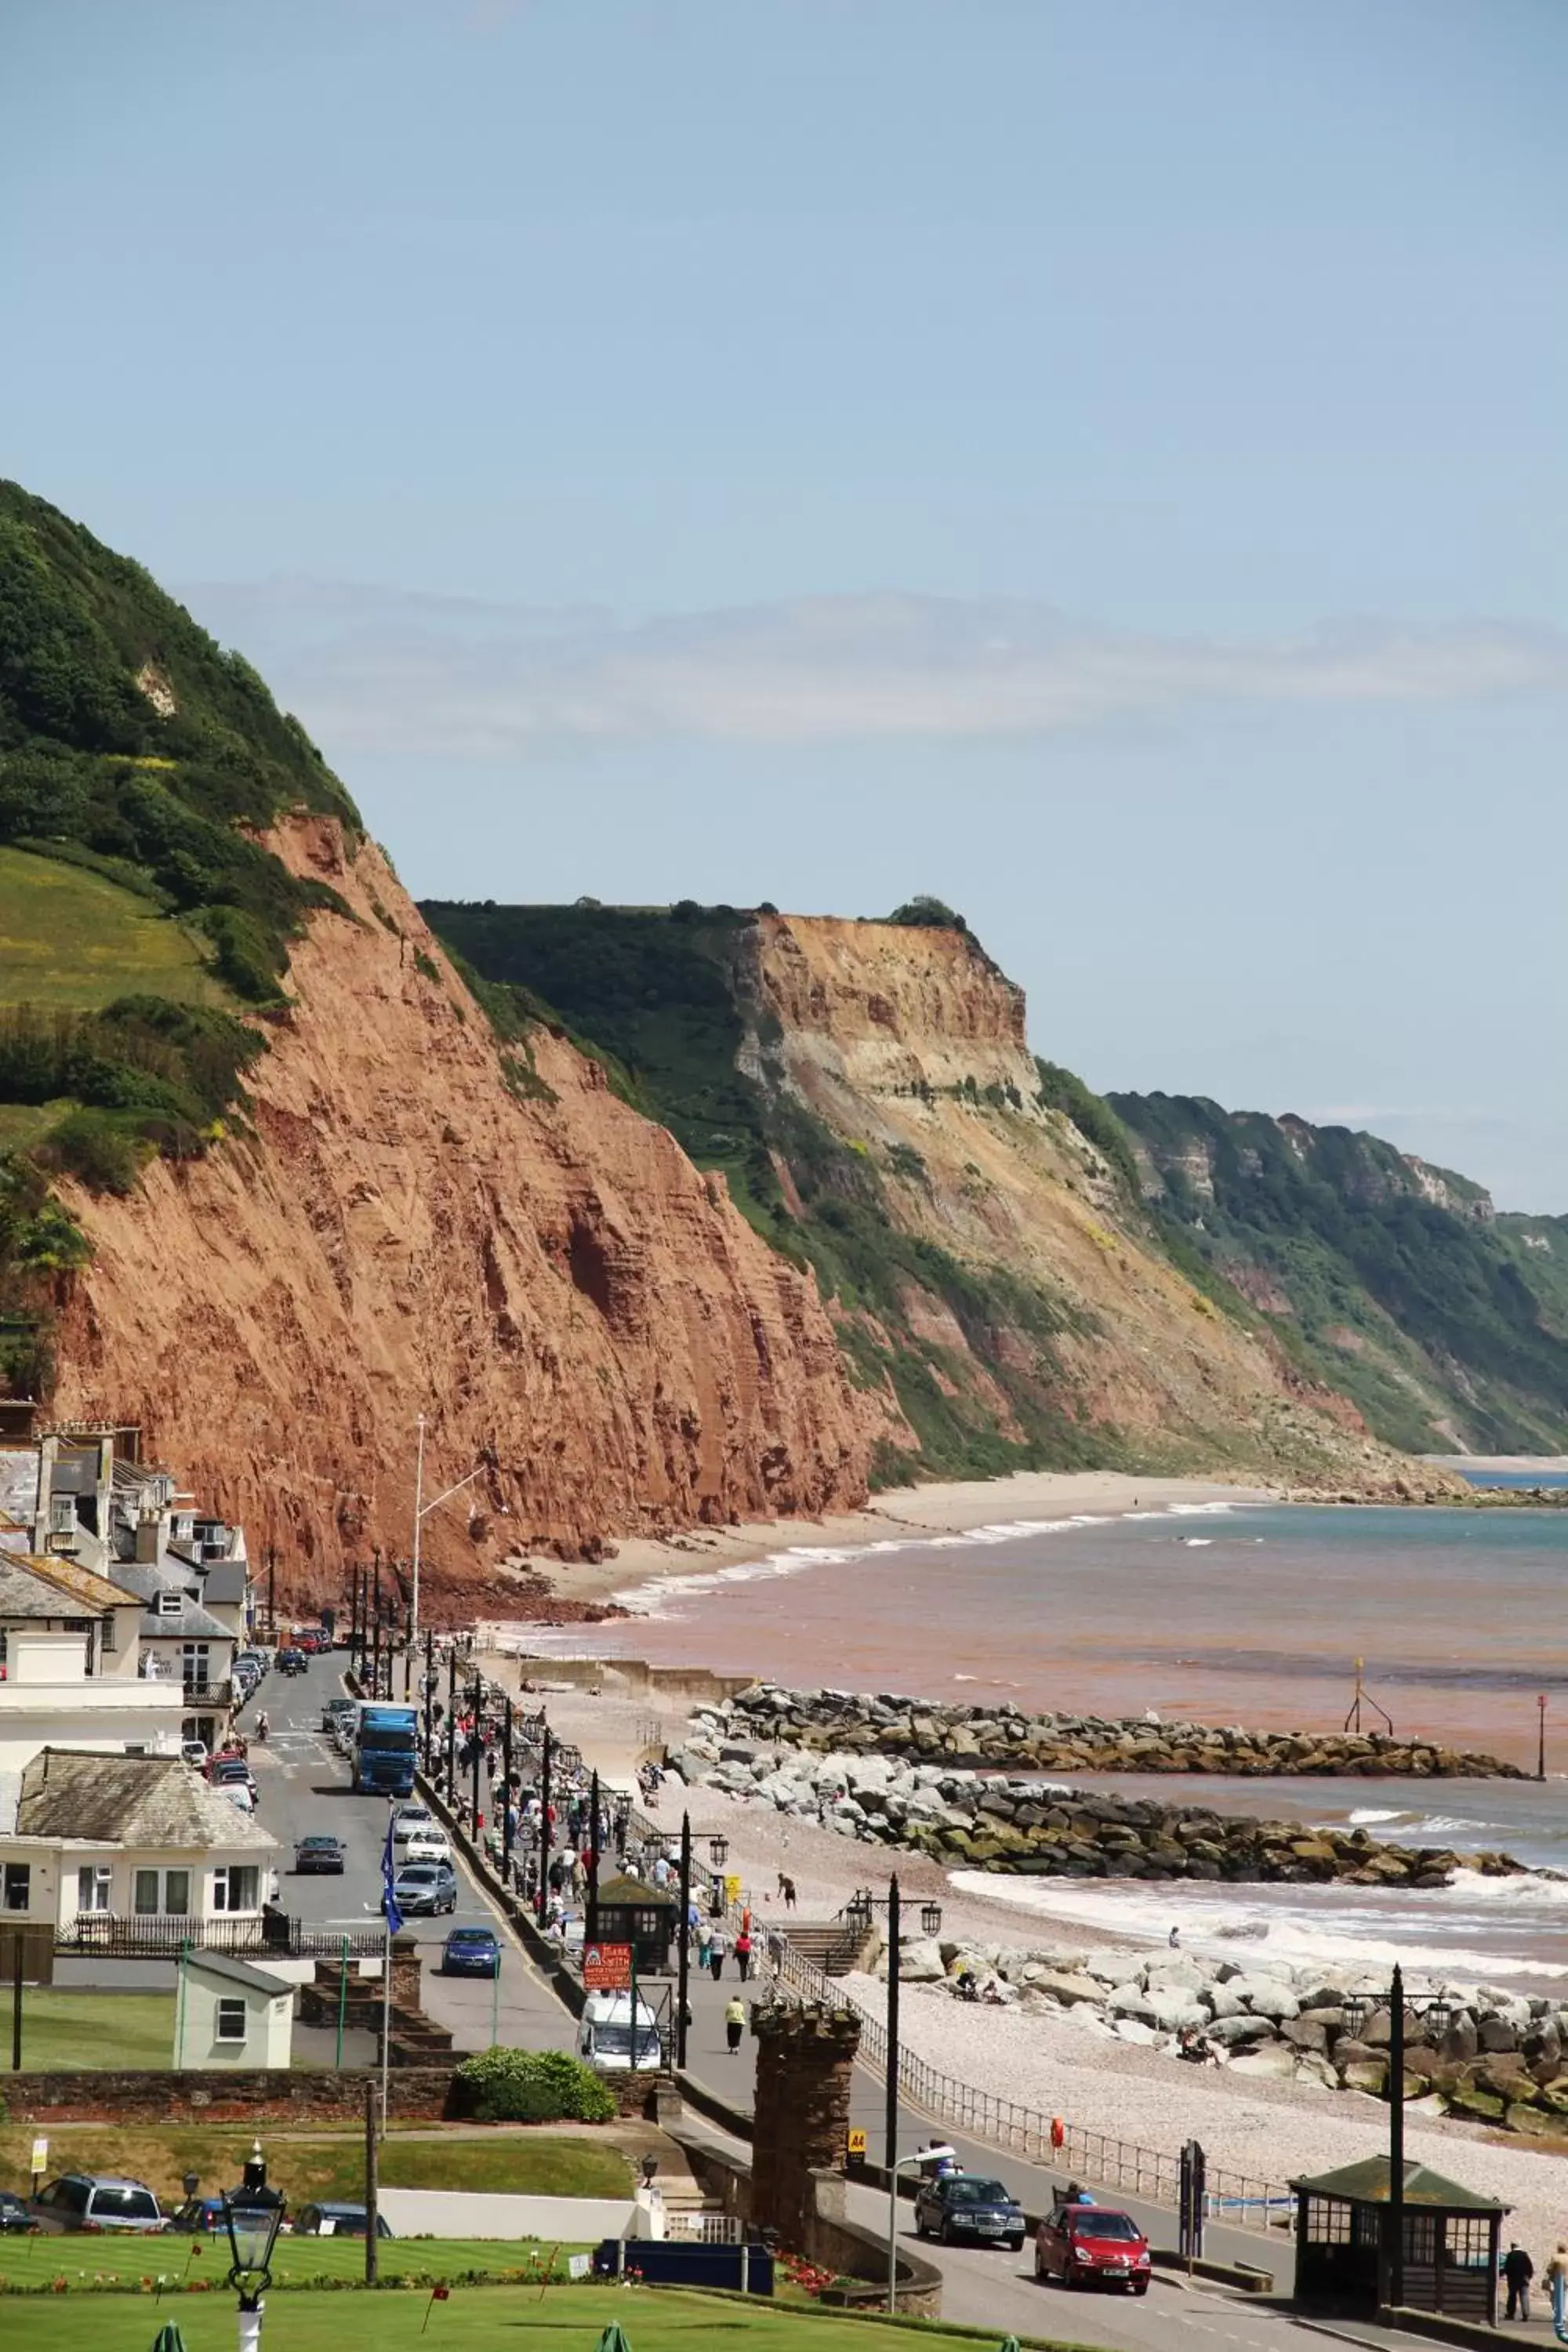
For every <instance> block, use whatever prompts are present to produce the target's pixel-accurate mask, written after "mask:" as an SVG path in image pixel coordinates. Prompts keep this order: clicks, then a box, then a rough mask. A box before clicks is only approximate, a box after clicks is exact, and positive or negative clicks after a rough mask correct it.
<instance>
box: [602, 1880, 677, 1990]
mask: <svg viewBox="0 0 1568 2352" xmlns="http://www.w3.org/2000/svg"><path fill="white" fill-rule="evenodd" d="M679 1916H680V1890H679V1887H678V1886H676V1885H671V1886H670V1887H669V1888H668V1890H667V1891H666V1892H665V1893H663V1894H661V1893H660V1892H659V1890H658V1887H657V1886H645V1885H644V1884H643V1882H642V1880H641V1879H640V1878H628V1877H626V1876H625V1875H624V1874H623V1875H621V1876H618V1877H615V1878H606V1879H602V1880H601V1881H600V1884H599V1900H598V1905H597V1907H596V1909H595V1921H596V1924H597V1930H598V1933H597V1938H596V1940H597V1941H598V1942H599V1943H601V1944H630V1945H631V1946H632V1947H633V1948H634V1950H635V1952H636V1954H637V1973H638V1975H639V1976H642V1975H647V1976H653V1975H662V1973H663V1972H664V1970H665V1969H668V1966H669V1947H670V1942H671V1939H672V1938H673V1937H674V1935H675V1927H676V1922H677V1920H678V1919H679Z"/></svg>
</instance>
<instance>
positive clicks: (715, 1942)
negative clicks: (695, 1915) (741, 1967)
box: [708, 1927, 730, 1984]
mask: <svg viewBox="0 0 1568 2352" xmlns="http://www.w3.org/2000/svg"><path fill="white" fill-rule="evenodd" d="M729 1948H730V1946H729V1941H728V1939H727V1937H726V1936H725V1934H724V1930H723V1928H722V1927H715V1928H714V1930H713V1933H712V1935H711V1936H710V1937H709V1939H708V1965H709V1967H710V1969H712V1971H713V1981H714V1983H715V1984H717V1983H718V1982H719V1981H720V1979H721V1978H722V1976H723V1974H724V1955H725V1953H726V1952H727V1951H728V1950H729Z"/></svg>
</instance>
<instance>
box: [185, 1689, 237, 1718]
mask: <svg viewBox="0 0 1568 2352" xmlns="http://www.w3.org/2000/svg"><path fill="white" fill-rule="evenodd" d="M184 1691H185V1705H186V1706H188V1707H189V1708H190V1709H191V1711H192V1713H193V1714H198V1715H226V1714H227V1713H228V1710H229V1708H230V1707H231V1706H233V1705H234V1704H235V1696H236V1694H235V1686H234V1685H233V1684H232V1683H231V1682H221V1683H212V1682H208V1683H187V1684H186V1685H185V1686H184Z"/></svg>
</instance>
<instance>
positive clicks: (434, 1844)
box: [403, 1829, 452, 1862]
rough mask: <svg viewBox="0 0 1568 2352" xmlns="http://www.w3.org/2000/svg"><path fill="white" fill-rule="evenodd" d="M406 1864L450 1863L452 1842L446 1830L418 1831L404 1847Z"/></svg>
mask: <svg viewBox="0 0 1568 2352" xmlns="http://www.w3.org/2000/svg"><path fill="white" fill-rule="evenodd" d="M403 1859H404V1861H405V1862H450V1861H451V1859H452V1841H451V1839H450V1838H449V1837H448V1836H447V1832H446V1831H445V1830H437V1829H429V1830H416V1831H415V1832H414V1835H413V1836H412V1837H411V1838H409V1839H408V1840H407V1841H406V1843H405V1845H404V1849H403Z"/></svg>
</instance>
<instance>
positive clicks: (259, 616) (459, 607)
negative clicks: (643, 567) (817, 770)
mask: <svg viewBox="0 0 1568 2352" xmlns="http://www.w3.org/2000/svg"><path fill="white" fill-rule="evenodd" d="M187 595H188V601H189V602H190V604H191V605H192V608H193V610H194V611H195V613H196V614H197V615H198V617H199V618H201V619H202V620H203V621H204V622H205V624H206V625H207V626H208V627H209V628H212V629H213V630H215V632H216V634H217V635H220V636H222V637H224V638H225V639H226V641H231V642H234V643H236V644H237V645H239V646H240V647H241V648H242V650H243V651H245V652H246V653H247V655H249V656H250V657H251V658H252V659H253V660H255V661H256V662H257V663H258V665H259V666H260V667H262V668H263V669H264V670H265V671H266V672H267V674H268V677H269V678H270V679H271V681H272V682H273V684H274V686H275V687H276V688H277V689H278V691H279V694H280V696H281V698H283V699H284V700H286V701H288V702H289V704H290V705H291V706H292V707H293V708H295V709H298V710H299V711H300V716H301V717H302V718H304V719H306V721H307V722H308V724H309V725H310V727H311V728H312V730H314V731H315V732H316V733H318V734H319V735H321V737H322V738H323V739H325V740H329V741H330V742H331V743H332V745H333V746H334V748H335V749H337V750H338V751H362V752H365V751H393V750H396V751H416V752H419V753H423V754H426V755H442V754H444V755H447V756H457V757H463V756H469V757H485V758H493V757H497V756H509V755H510V756H517V755H520V754H521V755H524V756H526V755H527V754H528V753H529V752H530V751H531V750H534V749H539V750H544V749H547V748H548V747H550V746H551V745H552V744H558V743H560V742H562V741H563V740H600V741H636V740H658V739H676V738H709V739H713V740H729V741H734V742H747V741H750V742H774V743H778V742H784V743H788V742H795V743H809V742H814V741H826V740H866V739H871V738H878V737H881V738H888V737H935V738H948V739H952V740H965V739H968V740H973V739H977V738H984V737H1014V738H1027V737H1039V736H1050V735H1059V734H1063V733H1067V732H1071V731H1075V730H1083V729H1087V728H1099V727H1103V726H1106V725H1115V724H1125V723H1128V722H1131V723H1134V724H1146V723H1168V722H1170V721H1171V720H1173V719H1178V718H1180V717H1181V716H1182V715H1183V714H1184V713H1189V712H1190V713H1196V712H1199V711H1201V710H1204V709H1210V710H1212V709H1219V708H1232V709H1240V708H1243V707H1246V706H1249V705H1250V706H1258V705H1275V706H1279V705H1290V704H1302V703H1309V704H1318V705H1337V706H1341V707H1343V706H1347V705H1354V704H1366V703H1406V704H1408V703H1434V702H1456V701H1464V700H1473V699H1478V698H1491V697H1498V696H1516V695H1526V694H1541V693H1561V692H1562V691H1563V689H1564V688H1568V635H1564V634H1563V633H1562V632H1559V631H1553V630H1549V629H1540V628H1527V627H1523V626H1518V625H1509V624H1505V623H1500V622H1487V621H1474V622H1465V623H1458V624H1455V625H1451V626H1448V627H1445V628H1436V629H1426V630H1415V629H1405V628H1400V627H1397V626H1395V625H1392V624H1389V623H1385V622H1380V621H1372V620H1356V621H1342V622H1336V623H1333V624H1331V625H1324V626H1323V627H1321V628H1319V629H1317V630H1314V631H1312V632H1311V633H1310V634H1309V635H1303V636H1297V637H1281V638H1274V639H1268V638H1229V639H1226V638H1218V637H1197V636H1190V637H1188V636H1174V635H1172V636H1164V635H1157V634H1153V633H1150V632H1135V631H1131V630H1124V629H1117V628H1113V627H1109V626H1105V625H1096V624H1094V623H1090V622H1085V621H1082V620H1079V619H1074V618H1071V617H1069V616H1068V615H1067V614H1063V613H1060V612H1058V611H1057V610H1056V609H1054V608H1053V607H1051V606H1050V605H1047V604H1030V603H1025V602H1020V601H1012V600H1006V599H1001V598H990V599H978V600H975V601H973V602H961V601H958V600H954V599H946V598H941V597H934V596H920V595H913V594H908V593H883V594H870V595H855V596H816V597H801V598H796V599H795V600H792V601H786V602H779V603H775V604H755V605H749V606H742V607H736V608H733V609H731V610H728V611H720V612H709V613H692V614H679V615H675V616H672V617H665V618H660V619H655V620H645V621H641V622H635V623H626V622H622V621H618V620H616V618H615V617H614V616H613V615H612V614H608V613H605V612H602V611H598V610H595V609H582V610H569V611H558V610H553V609H544V608H538V607H531V606H521V605H507V604H485V603H483V602H480V601H479V600H476V599H463V598H458V597H439V596H431V595H421V594H410V593H400V592H397V591H395V590H387V589H378V588H362V587H356V586H352V585H347V584H342V583H331V582H318V581H309V580H275V581H269V582H266V583H259V584H257V585H251V586H236V585H217V584H215V585H208V586H205V587H201V588H197V589H194V590H191V591H188V592H187Z"/></svg>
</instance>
